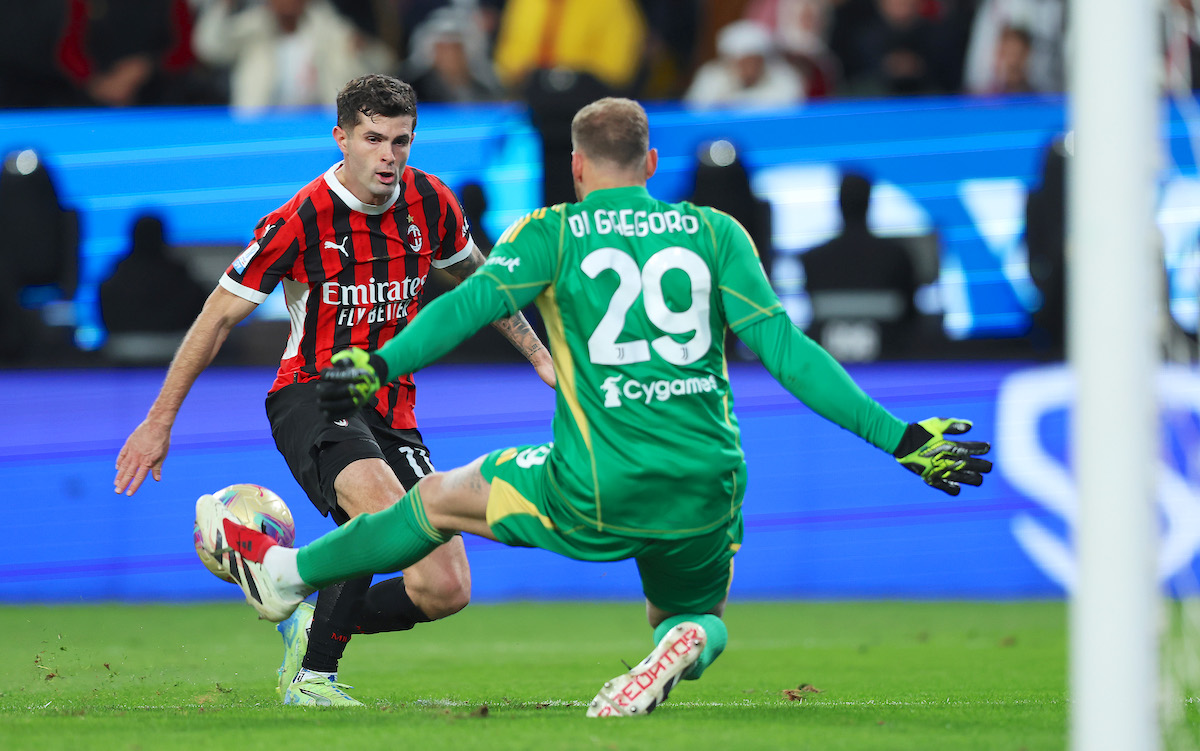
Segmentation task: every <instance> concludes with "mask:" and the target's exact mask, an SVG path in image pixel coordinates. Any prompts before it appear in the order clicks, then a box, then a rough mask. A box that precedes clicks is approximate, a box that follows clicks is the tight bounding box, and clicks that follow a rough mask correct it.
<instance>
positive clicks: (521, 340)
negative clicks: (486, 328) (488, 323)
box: [492, 311, 545, 360]
mask: <svg viewBox="0 0 1200 751" xmlns="http://www.w3.org/2000/svg"><path fill="white" fill-rule="evenodd" d="M492 326H493V327H494V328H495V329H496V330H497V331H499V332H500V333H501V334H502V335H503V336H504V338H505V339H507V340H509V341H510V342H512V345H513V346H514V347H516V349H517V351H518V352H520V353H521V354H522V355H524V356H525V359H527V360H528V359H532V358H533V356H534V354H536V353H537V352H539V351H541V350H542V349H544V348H545V345H543V344H542V340H541V339H538V336H537V334H536V333H535V332H534V330H533V327H531V326H530V325H529V321H526V320H525V316H524V315H522V314H521V313H520V312H519V311H518V312H517V314H516V315H515V316H509V317H508V318H501V319H500V320H499V321H496V322H495V323H493V324H492Z"/></svg>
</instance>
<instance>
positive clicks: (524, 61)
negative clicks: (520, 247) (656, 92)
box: [493, 0, 646, 205]
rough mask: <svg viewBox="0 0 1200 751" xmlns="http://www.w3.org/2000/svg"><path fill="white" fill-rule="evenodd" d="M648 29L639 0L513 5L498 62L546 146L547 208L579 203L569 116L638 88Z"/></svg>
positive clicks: (522, 1) (532, 0)
mask: <svg viewBox="0 0 1200 751" xmlns="http://www.w3.org/2000/svg"><path fill="white" fill-rule="evenodd" d="M645 39H646V22H645V19H644V18H643V16H642V13H641V10H640V9H639V8H638V6H637V3H636V2H634V0H607V1H606V2H603V3H598V2H595V0H509V1H508V2H507V3H506V4H505V6H504V11H503V14H502V16H501V18H500V30H499V34H498V36H497V38H496V47H495V51H494V53H493V54H494V61H495V68H496V75H498V76H499V77H500V82H501V83H502V84H504V86H506V87H507V88H508V90H509V92H510V93H511V94H513V95H515V96H519V97H520V98H521V99H523V100H524V101H525V103H526V104H528V105H529V109H530V115H531V117H532V119H533V124H534V126H535V127H536V128H537V130H538V134H539V135H540V136H541V139H542V202H543V203H545V204H547V205H549V204H555V203H561V202H563V201H570V200H573V199H574V198H575V189H574V186H573V185H572V183H571V171H570V164H569V161H570V153H571V148H570V147H571V117H572V116H573V115H574V114H575V112H576V111H577V110H578V109H579V108H580V107H582V106H583V105H584V104H586V103H587V102H590V101H592V100H593V99H597V98H599V97H602V96H606V95H609V94H626V93H631V92H633V91H634V90H635V89H636V87H637V78H638V74H639V73H640V72H641V70H642V61H643V53H644V50H645Z"/></svg>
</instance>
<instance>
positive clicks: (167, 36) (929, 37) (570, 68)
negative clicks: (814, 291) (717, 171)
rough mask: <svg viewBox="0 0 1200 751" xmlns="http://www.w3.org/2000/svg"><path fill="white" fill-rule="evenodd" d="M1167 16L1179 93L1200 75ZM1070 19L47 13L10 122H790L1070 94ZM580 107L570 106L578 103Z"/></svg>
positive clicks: (550, 12)
mask: <svg viewBox="0 0 1200 751" xmlns="http://www.w3.org/2000/svg"><path fill="white" fill-rule="evenodd" d="M1192 3H1193V0H1161V3H1160V4H1161V8H1162V12H1161V18H1162V34H1161V43H1162V44H1161V47H1162V52H1163V61H1164V65H1163V71H1162V79H1163V81H1164V83H1168V82H1170V83H1173V84H1182V85H1185V86H1187V87H1188V88H1191V84H1192V81H1194V80H1196V76H1197V74H1200V29H1198V25H1197V19H1196V13H1195V10H1194V8H1193V6H1192ZM1067 5H1068V2H1067V0H603V2H599V1H598V0H38V1H37V2H6V3H0V29H3V31H2V32H0V34H2V35H3V44H0V107H4V108H17V107H56V106H112V107H121V106H129V105H171V104H225V103H228V104H232V105H234V106H237V107H245V108H254V107H274V106H303V105H311V104H328V103H330V102H331V101H332V99H333V96H334V93H335V92H336V91H337V89H338V87H339V86H340V85H341V84H342V83H344V82H345V81H346V80H348V79H350V78H353V77H354V76H356V75H359V74H361V73H365V72H386V73H391V74H394V75H398V76H400V77H402V78H404V79H405V80H408V81H410V82H411V83H412V84H413V85H414V86H415V87H416V88H417V91H418V93H419V96H420V99H421V100H422V101H426V102H476V101H493V100H505V99H511V100H532V101H537V100H538V99H539V98H546V97H557V96H558V95H559V94H561V93H562V92H564V91H568V92H575V93H578V94H579V95H580V96H584V95H591V94H594V93H618V94H624V95H632V96H636V97H638V98H642V99H650V100H655V99H683V100H685V101H687V102H690V103H692V104H694V105H695V106H697V107H716V106H722V105H728V104H736V105H739V106H758V105H761V106H779V105H793V104H799V103H802V102H804V101H807V100H812V99H818V98H823V97H864V96H904V95H916V94H971V95H981V96H986V95H997V94H1006V93H1036V92H1058V91H1062V90H1063V88H1064V85H1065V64H1064V46H1065V44H1066V43H1067V42H1068V40H1069V23H1068V18H1067ZM570 99H572V100H573V99H574V97H571V98H570Z"/></svg>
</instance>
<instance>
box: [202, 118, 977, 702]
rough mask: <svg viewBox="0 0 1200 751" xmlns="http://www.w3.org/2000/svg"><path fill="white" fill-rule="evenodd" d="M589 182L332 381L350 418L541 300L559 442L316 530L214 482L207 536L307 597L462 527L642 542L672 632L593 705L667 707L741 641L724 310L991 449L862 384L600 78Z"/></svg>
mask: <svg viewBox="0 0 1200 751" xmlns="http://www.w3.org/2000/svg"><path fill="white" fill-rule="evenodd" d="M572 142H573V145H574V152H573V154H572V158H571V169H572V173H573V176H574V181H575V186H576V192H577V194H578V196H579V199H580V200H579V202H578V203H573V204H561V205H557V206H554V207H551V208H542V209H538V210H537V211H535V212H533V213H532V214H530V215H528V216H526V217H525V218H523V219H521V220H519V221H518V222H516V223H515V224H513V225H512V226H511V227H509V229H508V230H507V231H506V232H505V233H504V234H503V235H502V236H501V238H500V240H499V242H498V244H497V245H496V247H495V248H494V249H493V250H492V253H491V256H490V257H489V258H488V261H487V263H486V264H485V265H484V266H483V268H481V269H480V270H479V271H478V272H477V273H475V274H474V275H473V276H471V277H470V278H469V279H467V280H466V281H465V282H463V284H462V285H461V286H459V287H458V288H457V289H455V290H454V291H452V292H450V293H449V294H447V295H445V296H443V297H442V298H440V299H438V300H437V301H435V302H434V303H433V304H431V305H430V306H429V309H428V310H426V311H425V312H424V313H423V314H422V315H421V316H420V317H419V318H418V319H417V320H416V321H414V322H413V324H412V325H411V326H409V327H408V328H407V329H405V330H404V331H403V332H401V333H400V335H399V336H397V337H396V338H395V339H393V340H391V341H390V342H388V343H387V344H386V345H384V346H383V347H381V348H379V349H377V350H375V351H364V350H360V349H350V350H346V351H345V352H340V353H338V354H337V355H336V356H335V357H334V362H333V364H332V366H331V367H330V368H328V369H326V370H324V371H322V373H321V384H320V386H319V387H318V391H319V395H320V397H319V398H320V399H321V403H322V406H323V408H324V409H325V410H326V411H327V413H328V414H329V415H330V417H331V419H334V418H341V417H344V416H345V415H347V414H353V413H354V412H355V410H356V409H357V408H358V407H359V405H362V404H366V403H368V402H369V401H370V399H371V398H372V395H373V394H374V393H375V391H376V389H378V388H379V387H380V385H381V384H384V383H387V382H388V381H389V379H390V378H392V377H393V374H396V373H407V372H409V371H410V370H414V369H418V368H420V367H422V366H424V365H427V364H429V363H431V362H433V361H435V360H436V359H437V358H438V357H440V356H441V355H443V354H445V353H446V352H449V351H450V349H451V348H452V347H453V346H454V344H455V343H456V342H459V341H461V340H462V339H464V338H465V337H467V336H468V335H469V334H470V333H471V332H472V331H474V330H475V329H476V328H477V327H479V326H481V325H483V324H484V323H486V322H488V321H491V320H495V319H497V318H500V317H501V316H504V315H509V314H511V313H513V312H514V311H517V310H520V309H521V308H522V306H524V305H525V304H527V303H529V302H530V301H533V300H536V301H537V304H538V307H539V309H540V310H541V313H542V315H543V317H544V319H545V321H546V328H547V333H548V336H549V338H550V346H551V351H552V352H553V354H554V365H555V369H556V371H557V375H558V395H557V405H556V410H555V415H554V426H553V427H554V442H553V443H545V444H542V445H536V446H515V447H511V448H503V449H500V450H497V451H494V452H492V453H490V454H487V455H486V456H482V457H480V458H478V459H476V460H475V461H474V462H472V463H470V464H469V465H467V466H464V467H459V468H457V469H453V470H451V471H449V472H445V473H436V474H432V475H429V476H427V477H424V478H422V480H421V481H420V482H419V483H417V486H416V487H415V488H413V489H412V490H410V491H409V492H408V493H407V494H406V495H405V496H404V497H403V498H401V499H400V500H399V501H398V502H397V503H396V504H395V505H393V506H391V507H390V508H388V509H387V510H385V511H381V512H379V513H375V514H368V515H363V516H360V517H358V518H356V519H355V520H353V521H352V522H351V523H350V524H347V525H345V526H343V527H341V528H340V529H338V530H335V531H333V532H331V533H329V534H327V535H325V536H323V537H321V538H320V539H318V540H316V541H314V542H313V543H311V544H309V545H306V546H304V547H302V548H299V549H293V548H283V547H281V546H278V545H274V541H273V540H271V538H269V537H267V536H265V535H263V534H261V533H260V532H257V531H256V530H253V529H250V528H248V527H245V526H242V525H240V524H239V523H238V521H237V520H236V518H234V517H233V516H232V515H231V514H230V513H229V512H228V510H227V509H226V508H225V506H224V505H222V504H221V503H220V502H219V501H217V500H216V499H214V498H212V497H211V496H202V497H201V498H200V499H199V500H198V501H197V503H196V509H197V519H198V521H199V524H200V529H201V534H202V537H203V544H204V545H205V547H206V548H207V549H209V550H210V551H213V552H215V553H218V554H220V555H222V556H224V557H226V559H227V560H229V561H230V566H231V567H233V566H243V567H244V570H245V571H247V572H250V573H249V574H248V575H247V576H246V577H245V579H244V580H243V582H242V587H243V590H244V591H245V592H246V595H247V596H246V599H247V600H248V601H249V602H250V603H251V605H253V606H255V608H256V609H257V610H258V611H259V613H260V614H262V615H263V616H264V617H265V618H268V619H270V620H280V619H282V618H285V617H287V615H288V614H289V613H290V612H292V608H293V607H295V603H297V602H299V601H300V600H301V599H302V598H303V597H304V595H306V594H307V593H308V592H310V591H312V589H314V588H319V587H325V586H329V585H330V584H332V583H334V582H338V581H342V580H345V579H350V578H353V577H356V576H363V575H365V574H368V573H373V572H382V571H392V570H395V569H400V568H403V567H405V566H409V565H411V564H412V563H413V562H414V561H419V560H421V558H422V557H424V556H426V555H428V554H429V553H430V551H433V550H437V549H438V546H440V545H444V544H445V542H446V540H448V539H451V538H450V536H451V535H452V534H453V533H455V532H458V531H465V532H471V533H473V534H477V535H480V536H483V537H487V538H490V539H493V540H498V541H500V542H502V543H504V544H507V545H513V546H532V547H540V548H544V549H546V550H552V551H554V552H556V553H560V554H562V555H565V556H568V557H571V558H577V559H582V560H590V561H613V560H620V559H625V558H634V559H636V561H637V564H638V571H639V573H640V575H641V581H642V588H643V591H644V593H645V596H646V611H647V615H648V617H649V620H650V625H651V627H652V628H653V629H654V639H655V642H656V646H655V648H654V650H653V651H652V652H651V653H650V655H649V656H648V657H647V658H646V659H645V660H643V662H642V663H641V664H639V665H637V666H636V667H634V668H633V669H632V670H631V671H630V672H629V673H627V674H624V675H621V676H618V677H617V678H614V679H613V680H611V681H608V682H607V683H605V684H604V687H603V688H602V689H601V690H600V693H599V694H598V695H597V696H596V698H595V699H594V700H593V702H592V704H591V706H590V708H589V709H588V715H589V716H608V715H614V716H628V715H634V714H642V713H646V712H649V711H651V710H653V709H654V708H655V707H656V706H657V705H658V704H659V703H661V702H662V701H663V700H664V699H666V697H667V692H668V691H669V690H670V689H671V687H672V686H674V685H675V683H676V682H677V681H678V680H679V679H680V678H681V677H682V678H686V679H694V678H699V677H700V675H701V674H702V673H703V672H704V670H705V668H706V667H707V666H708V665H709V664H711V663H712V661H713V659H715V658H716V657H717V656H718V655H719V654H720V653H721V651H722V650H723V649H724V647H725V643H726V629H725V625H724V622H723V621H722V620H721V615H722V613H723V612H724V609H725V603H726V599H727V594H728V591H729V585H730V582H731V579H732V575H733V567H732V563H733V557H734V554H735V553H736V552H737V549H738V547H739V546H740V545H741V541H742V512H741V504H742V495H743V493H744V490H745V487H746V464H745V459H744V456H743V454H742V449H741V445H740V443H739V438H738V424H737V419H736V418H735V416H734V413H733V409H732V394H731V393H730V388H729V382H728V380H727V378H726V375H725V353H724V351H723V349H724V343H725V337H724V336H723V332H724V329H725V327H726V326H728V327H729V328H731V329H733V331H734V332H736V333H737V334H738V336H739V337H741V339H742V340H743V341H745V342H746V344H748V345H749V346H750V348H751V349H752V350H754V352H755V353H756V354H757V355H758V356H759V357H760V358H761V359H762V362H763V364H764V365H765V366H766V367H767V369H768V370H769V371H770V372H771V374H772V375H774V376H775V378H777V379H778V380H779V381H780V383H782V384H783V385H784V386H785V387H786V388H787V389H788V390H789V391H791V392H792V393H793V394H794V395H795V396H797V397H798V398H800V399H801V400H802V401H803V402H804V403H805V404H807V405H808V406H809V407H811V408H812V409H813V410H815V411H816V412H817V413H818V414H820V415H822V416H824V417H825V418H827V419H829V420H832V421H833V422H835V423H837V424H838V425H840V426H842V427H844V428H846V429H849V430H851V431H853V432H854V433H856V434H858V435H859V436H861V437H863V438H865V439H866V440H867V441H869V442H870V443H872V444H874V445H875V446H876V447H878V448H880V449H883V450H884V451H887V452H889V453H891V454H893V455H894V456H895V457H896V458H897V459H898V460H899V462H900V463H901V464H902V465H903V466H904V467H906V468H908V469H910V470H912V471H914V472H916V473H918V474H919V475H920V476H921V478H922V479H923V480H924V481H925V482H926V483H928V484H929V485H932V486H933V487H935V488H938V489H940V490H943V491H945V492H947V493H950V494H951V495H957V494H958V492H959V490H960V484H963V483H965V484H970V485H979V484H981V483H982V481H983V474H982V473H985V472H988V471H990V470H991V463H990V462H988V461H987V460H985V459H980V458H978V455H979V454H983V453H986V452H987V451H988V449H989V446H988V444H987V443H984V442H975V441H971V442H966V441H963V442H959V441H954V440H951V439H948V438H947V437H946V436H947V435H955V434H959V433H962V432H964V431H966V430H967V429H968V428H969V427H970V423H969V422H967V421H965V420H951V419H942V418H929V419H926V420H922V421H921V422H919V423H907V424H906V423H905V422H903V421H902V420H900V419H899V418H897V417H895V416H893V415H892V414H890V413H889V412H888V411H887V410H885V409H884V408H883V407H882V406H881V405H879V404H878V403H877V402H875V401H873V400H872V399H871V398H870V397H868V396H867V395H866V394H865V393H863V392H862V391H861V390H860V389H859V388H858V387H857V386H856V385H855V384H854V382H853V381H852V380H851V379H850V378H849V376H848V375H847V374H846V372H845V371H844V370H843V369H842V368H841V366H840V365H838V364H837V362H835V361H834V360H833V358H831V357H830V356H829V355H828V354H826V352H825V351H824V350H823V349H821V348H820V347H819V346H818V345H816V344H815V343H814V342H812V341H811V340H810V339H808V338H807V337H805V336H804V335H803V334H802V333H801V332H800V331H799V330H798V329H796V327H795V326H793V325H792V323H791V321H790V320H789V319H788V317H787V316H786V315H785V314H784V312H783V306H782V305H781V304H780V302H779V299H778V298H777V297H776V296H775V293H774V292H773V291H772V289H771V286H770V285H769V284H768V282H767V279H766V277H765V275H764V274H763V270H762V266H761V264H760V263H759V262H758V259H757V255H756V251H755V248H754V245H753V243H752V242H751V240H750V238H749V236H748V235H747V234H746V231H745V230H744V229H743V228H742V227H741V225H739V224H738V223H737V222H736V221H735V220H734V219H732V218H731V217H729V216H728V215H726V214H723V213H721V212H719V211H716V210H713V209H710V208H705V207H701V206H694V205H692V204H690V203H676V204H670V203H665V202H663V201H658V200H656V199H655V198H653V197H652V196H651V195H650V194H649V193H648V192H647V190H646V187H645V184H646V181H647V179H648V178H649V177H650V176H652V175H653V174H654V171H655V167H656V165H657V162H658V153H657V151H655V150H654V149H651V148H649V125H648V122H647V119H646V114H645V112H644V111H643V110H642V108H641V106H639V105H638V104H637V103H636V102H633V101H630V100H628V99H613V98H606V99H601V100H598V101H596V102H593V103H592V104H590V105H588V106H586V107H584V108H583V109H582V110H580V111H579V112H578V113H577V114H576V116H575V119H574V121H573V123H572Z"/></svg>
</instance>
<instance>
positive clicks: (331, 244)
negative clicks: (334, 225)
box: [325, 235, 350, 258]
mask: <svg viewBox="0 0 1200 751" xmlns="http://www.w3.org/2000/svg"><path fill="white" fill-rule="evenodd" d="M349 239H350V235H346V236H345V237H343V238H342V244H341V245H338V244H337V243H335V242H334V241H333V240H326V241H325V249H326V250H332V249H334V248H336V249H337V250H340V251H341V252H342V255H344V256H346V257H347V258H349V257H350V251H348V250H346V241H348V240H349Z"/></svg>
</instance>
